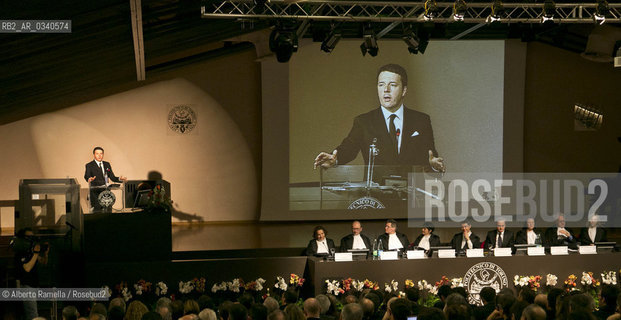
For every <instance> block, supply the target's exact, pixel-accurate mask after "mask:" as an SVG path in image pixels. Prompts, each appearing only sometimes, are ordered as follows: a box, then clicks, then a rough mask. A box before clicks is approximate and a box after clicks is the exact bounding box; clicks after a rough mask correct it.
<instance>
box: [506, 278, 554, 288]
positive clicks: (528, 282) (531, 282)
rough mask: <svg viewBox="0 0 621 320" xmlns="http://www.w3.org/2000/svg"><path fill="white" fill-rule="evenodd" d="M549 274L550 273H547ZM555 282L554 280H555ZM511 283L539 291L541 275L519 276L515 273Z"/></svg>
mask: <svg viewBox="0 0 621 320" xmlns="http://www.w3.org/2000/svg"><path fill="white" fill-rule="evenodd" d="M548 276H550V275H548ZM555 283H556V282H555ZM513 285H514V286H516V287H518V288H523V287H527V288H529V289H531V290H533V291H535V292H537V291H539V288H541V276H539V275H536V276H519V275H515V276H514V277H513Z"/></svg>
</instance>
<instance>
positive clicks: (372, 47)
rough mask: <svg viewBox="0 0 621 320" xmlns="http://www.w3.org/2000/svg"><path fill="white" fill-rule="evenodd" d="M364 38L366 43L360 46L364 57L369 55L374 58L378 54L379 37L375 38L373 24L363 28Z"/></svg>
mask: <svg viewBox="0 0 621 320" xmlns="http://www.w3.org/2000/svg"><path fill="white" fill-rule="evenodd" d="M362 38H363V39H364V41H363V42H362V44H361V45H360V51H362V55H363V56H364V55H366V54H367V53H369V55H371V56H372V57H375V56H377V52H378V51H379V48H378V47H377V37H376V36H375V31H373V28H372V27H371V24H370V23H369V24H367V25H363V26H362Z"/></svg>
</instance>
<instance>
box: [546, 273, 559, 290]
mask: <svg viewBox="0 0 621 320" xmlns="http://www.w3.org/2000/svg"><path fill="white" fill-rule="evenodd" d="M557 281H558V277H557V276H555V275H553V274H551V273H548V274H547V275H546V286H548V287H554V286H555V285H556V282H557Z"/></svg>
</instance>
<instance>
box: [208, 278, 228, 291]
mask: <svg viewBox="0 0 621 320" xmlns="http://www.w3.org/2000/svg"><path fill="white" fill-rule="evenodd" d="M226 288H227V285H226V281H222V282H220V283H219V284H218V283H214V284H213V287H211V292H213V293H216V292H218V291H226Z"/></svg>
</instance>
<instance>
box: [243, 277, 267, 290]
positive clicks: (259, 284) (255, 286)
mask: <svg viewBox="0 0 621 320" xmlns="http://www.w3.org/2000/svg"><path fill="white" fill-rule="evenodd" d="M264 284H265V279H263V278H259V279H257V280H254V281H250V282H246V285H245V286H244V289H246V291H257V292H258V291H261V290H263V285H264Z"/></svg>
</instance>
